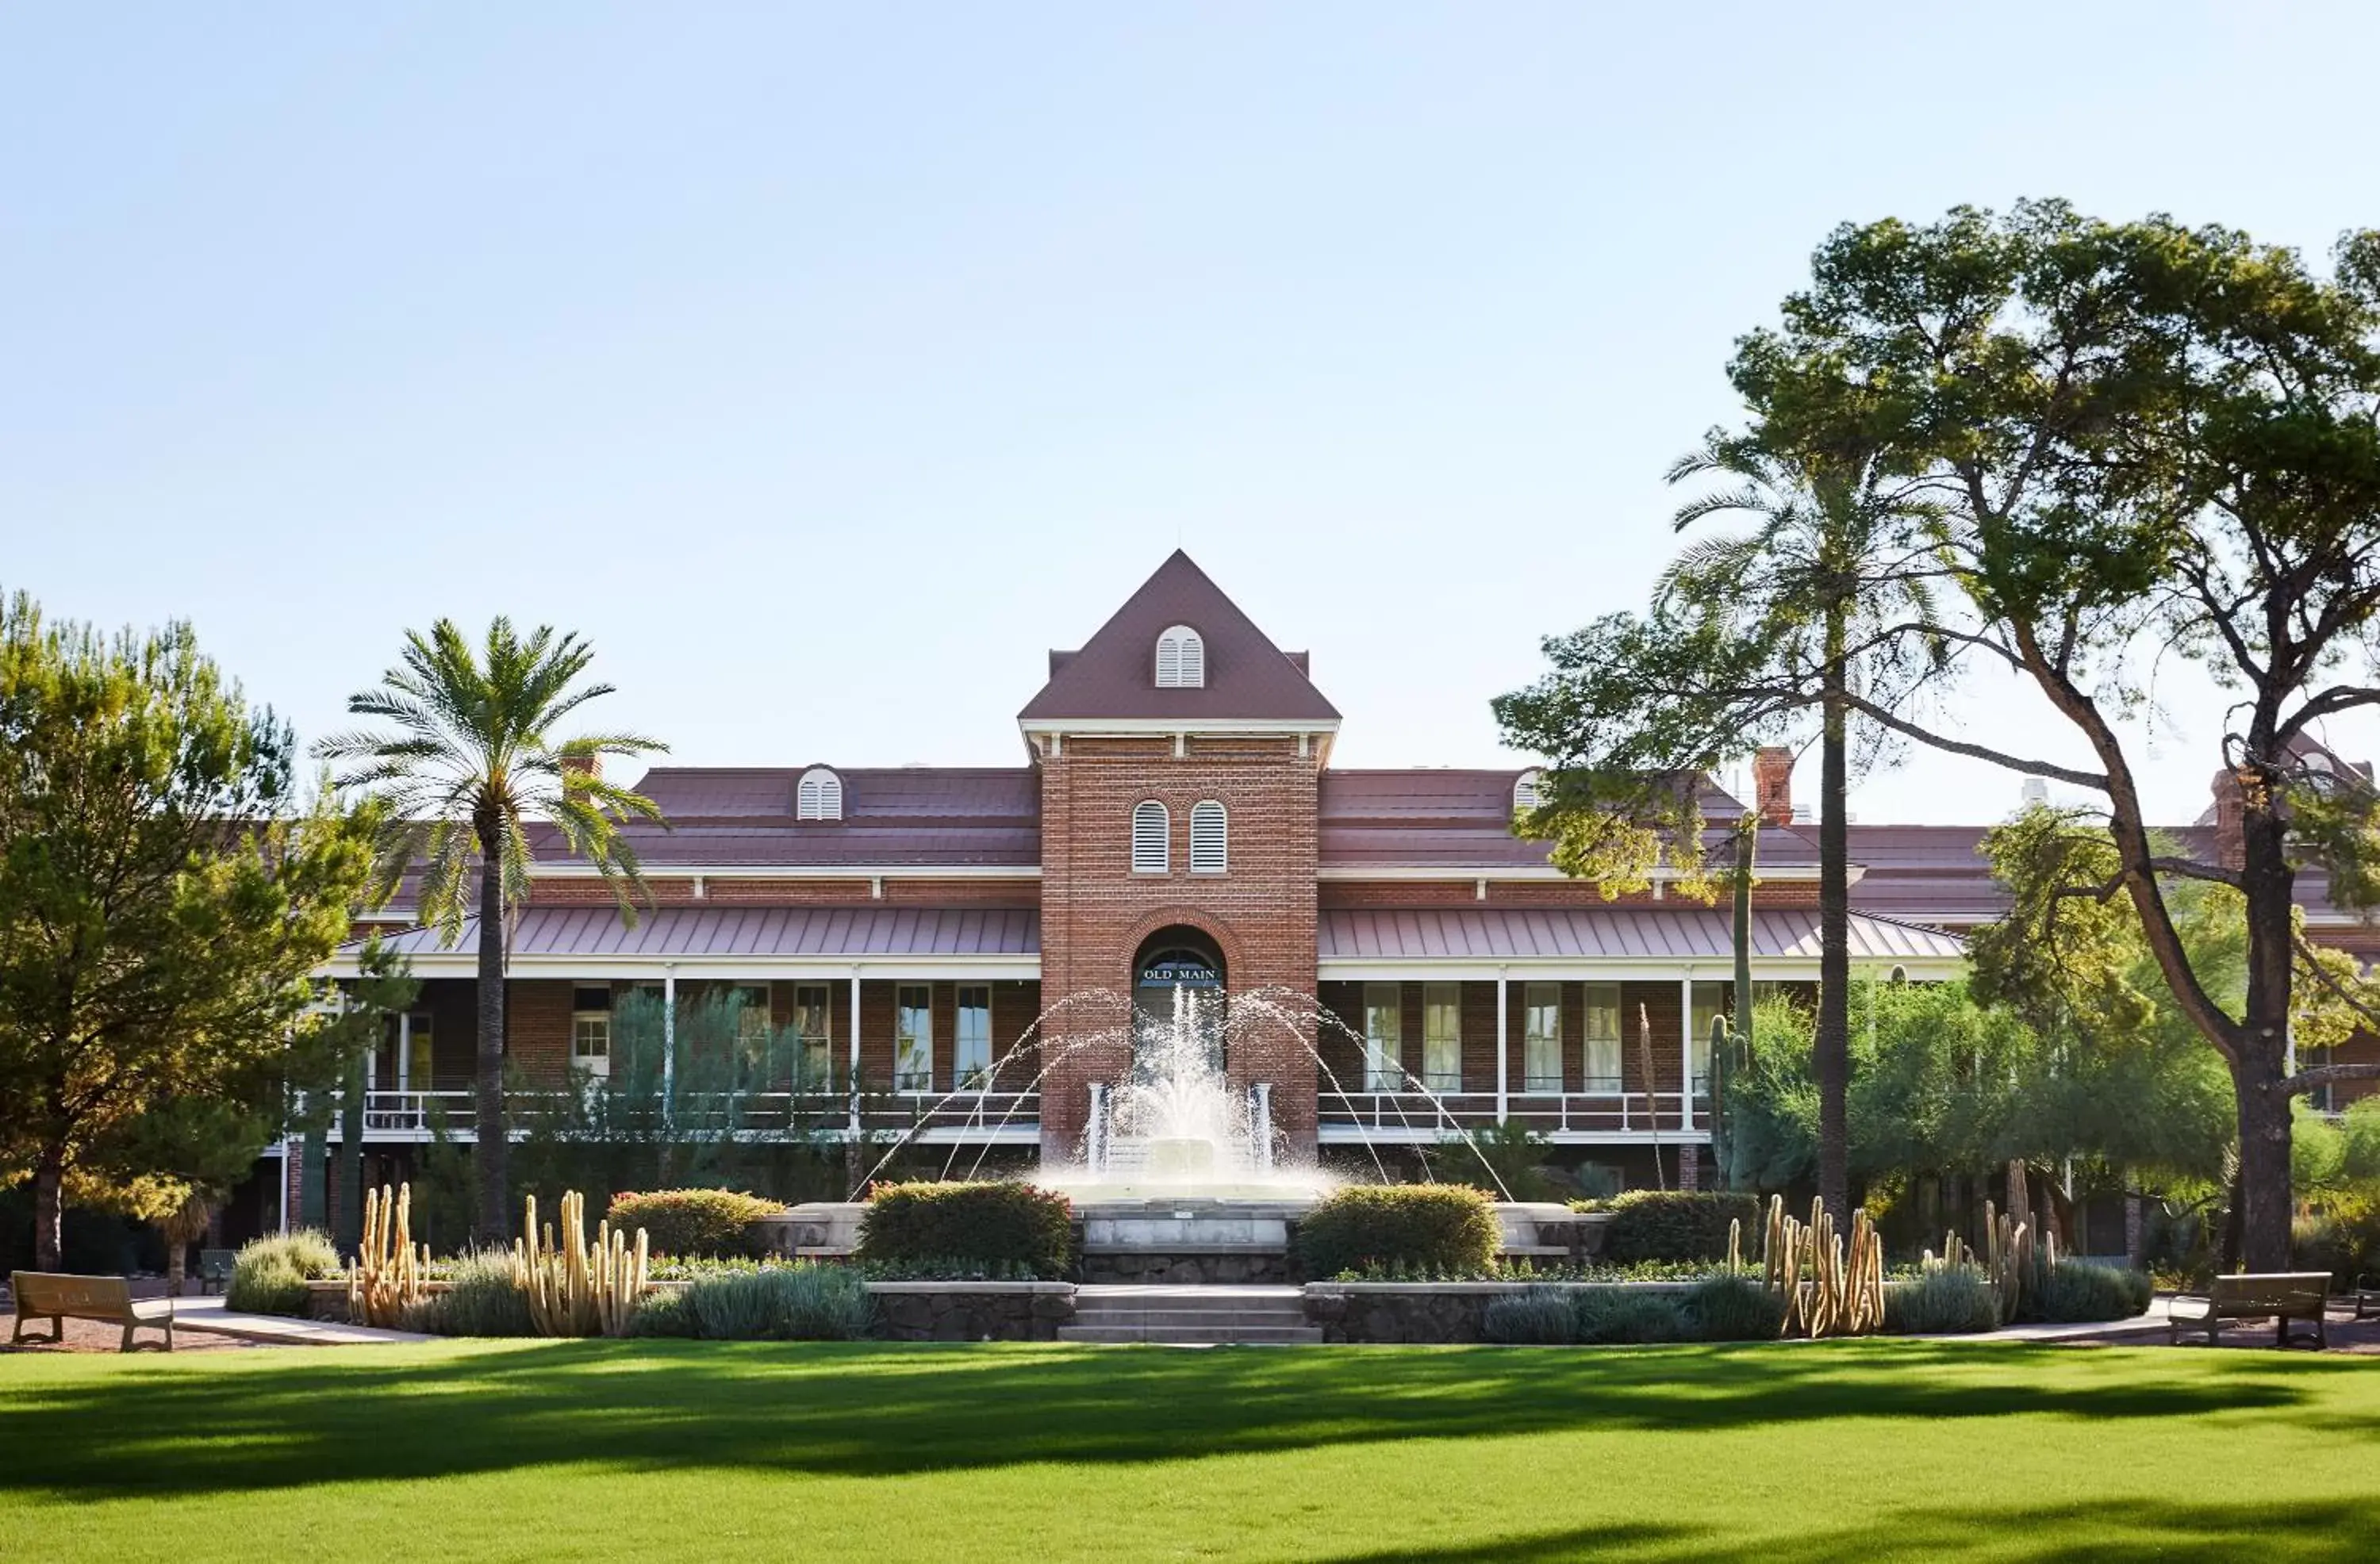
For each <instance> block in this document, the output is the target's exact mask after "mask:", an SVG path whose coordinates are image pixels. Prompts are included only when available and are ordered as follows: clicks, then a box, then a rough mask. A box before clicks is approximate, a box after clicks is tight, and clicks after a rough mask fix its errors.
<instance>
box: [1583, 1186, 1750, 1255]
mask: <svg viewBox="0 0 2380 1564" xmlns="http://www.w3.org/2000/svg"><path fill="white" fill-rule="evenodd" d="M1590 1208H1591V1209H1595V1210H1601V1211H1609V1212H1610V1213H1611V1225H1610V1226H1609V1228H1607V1229H1606V1230H1605V1231H1604V1238H1603V1254H1604V1257H1605V1258H1606V1259H1608V1260H1609V1261H1611V1262H1612V1263H1613V1264H1615V1265H1622V1266H1626V1265H1633V1264H1635V1263H1636V1262H1637V1261H1639V1260H1724V1259H1726V1258H1727V1234H1728V1228H1729V1226H1730V1224H1731V1223H1734V1222H1737V1221H1741V1222H1742V1223H1743V1242H1744V1243H1745V1244H1747V1245H1748V1246H1750V1247H1752V1248H1754V1249H1757V1248H1758V1247H1759V1244H1760V1232H1761V1226H1762V1222H1763V1220H1764V1218H1763V1217H1762V1215H1761V1209H1760V1198H1759V1196H1757V1195H1753V1194H1730V1193H1728V1192H1726V1191H1720V1190H1658V1189H1638V1190H1631V1191H1629V1192H1628V1193H1627V1194H1623V1195H1621V1196H1619V1197H1618V1198H1617V1199H1614V1200H1609V1201H1605V1202H1602V1203H1600V1204H1597V1205H1596V1206H1592V1207H1590Z"/></svg>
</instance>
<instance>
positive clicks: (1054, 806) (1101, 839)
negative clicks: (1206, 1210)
mask: <svg viewBox="0 0 2380 1564" xmlns="http://www.w3.org/2000/svg"><path fill="white" fill-rule="evenodd" d="M1017 723H1018V726H1019V727H1020V728H1021V729H1022V730H1023V732H1024V734H1025V739H1026V744H1027V745H1028V746H1031V749H1032V752H1033V758H1034V763H1035V765H1036V766H1037V767H1038V770H1039V771H1040V776H1041V995H1042V1002H1043V1004H1044V1006H1045V1007H1062V1008H1058V1009H1056V1010H1055V1012H1054V1013H1052V1014H1051V1016H1050V1022H1049V1023H1048V1024H1047V1026H1046V1028H1045V1034H1044V1038H1043V1047H1044V1049H1046V1050H1047V1052H1048V1055H1049V1056H1051V1057H1054V1056H1056V1055H1058V1054H1060V1053H1062V1051H1063V1050H1064V1049H1066V1048H1068V1047H1069V1046H1070V1044H1075V1043H1078V1042H1079V1040H1080V1039H1081V1038H1082V1037H1086V1036H1089V1035H1091V1034H1094V1033H1099V1032H1112V1031H1115V1030H1117V1029H1120V1028H1121V1027H1122V1026H1123V1024H1125V1021H1126V1018H1127V1016H1128V1013H1129V1011H1128V1004H1129V1000H1128V999H1127V996H1129V995H1130V993H1131V991H1132V987H1133V983H1134V980H1135V976H1136V967H1137V964H1138V963H1139V961H1140V960H1141V958H1142V957H1143V956H1144V955H1146V954H1148V953H1150V952H1152V951H1154V950H1156V949H1158V948H1168V949H1172V948H1181V947H1185V946H1186V947H1190V948H1194V949H1198V950H1202V951H1207V952H1211V953H1212V954H1213V955H1214V956H1215V957H1217V958H1220V964H1221V965H1222V968H1223V970H1222V974H1221V976H1222V978H1223V983H1224V987H1225V988H1226V989H1227V990H1228V991H1230V992H1232V993H1234V994H1246V993H1250V992H1252V991H1255V990H1257V989H1263V988H1288V989H1293V990H1294V991H1295V992H1296V993H1298V994H1300V995H1305V996H1310V995H1312V993H1313V992H1314V985H1315V866H1316V853H1317V844H1316V835H1317V832H1316V814H1317V795H1318V777H1319V775H1320V773H1321V770H1322V768H1323V766H1324V765H1325V764H1326V763H1327V762H1328V760H1329V758H1330V741H1331V739H1332V737H1333V735H1335V734H1337V732H1338V730H1339V713H1338V711H1337V710H1336V709H1334V708H1333V707H1332V706H1331V704H1330V702H1329V701H1327V700H1325V699H1324V698H1323V697H1322V694H1321V692H1320V691H1318V690H1317V689H1316V688H1315V687H1314V685H1313V683H1312V681H1311V680H1310V679H1309V678H1308V677H1307V676H1306V659H1305V654H1304V653H1302V652H1284V651H1282V650H1281V649H1280V648H1279V647H1277V646H1275V645H1274V644H1273V643H1272V641H1271V640H1270V639H1269V637H1267V636H1266V635H1265V633H1264V632H1263V631H1261V630H1259V629H1257V627H1256V625H1255V624H1253V623H1251V622H1250V621H1249V619H1248V616H1247V615H1246V614H1245V613H1243V612H1240V610H1239V607H1238V605H1236V604H1234V603H1233V601H1232V600H1230V599H1229V598H1227V597H1225V596H1224V595H1223V593H1222V591H1221V590H1220V588H1217V587H1216V585H1215V584H1214V582H1212V581H1210V580H1208V577H1207V575H1206V573H1205V572H1204V571H1202V570H1200V569H1199V568H1198V567H1197V566H1196V564H1192V563H1191V560H1190V556H1189V555H1188V554H1185V553H1183V552H1178V551H1177V552H1175V553H1174V554H1173V555H1172V558H1170V559H1168V560H1167V561H1166V562H1165V563H1164V564H1162V565H1160V567H1159V568H1158V571H1157V574H1156V575H1154V576H1150V577H1149V578H1148V580H1147V583H1146V584H1144V585H1143V586H1142V587H1141V588H1140V590H1138V591H1137V592H1135V593H1134V594H1133V595H1132V597H1131V599H1130V600H1127V601H1126V602H1125V603H1124V605H1123V607H1122V608H1120V609H1118V610H1117V611H1116V612H1115V614H1114V616H1113V617H1112V618H1111V619H1110V620H1109V621H1108V622H1107V623H1106V624H1103V625H1101V626H1100V627H1099V632H1098V633H1097V634H1096V635H1094V636H1093V637H1091V638H1090V639H1089V640H1088V641H1087V642H1086V643H1084V646H1083V649H1081V650H1080V651H1072V652H1067V651H1052V652H1051V653H1050V682H1049V683H1048V684H1047V685H1044V686H1043V687H1042V690H1041V693H1040V694H1038V695H1037V696H1035V697H1033V699H1032V700H1031V701H1030V702H1029V703H1027V704H1026V708H1025V709H1024V710H1023V711H1022V712H1020V713H1018V716H1017ZM1094 994H1098V995H1106V996H1111V998H1109V999H1107V1000H1090V999H1087V998H1083V997H1082V996H1090V995H1094ZM1070 997H1073V998H1072V1000H1071V1002H1070ZM1311 1041H1312V1037H1311V1036H1310V1035H1308V1036H1306V1037H1303V1038H1298V1037H1288V1036H1283V1035H1281V1034H1280V1033H1279V1032H1278V1031H1277V1029H1275V1028H1270V1027H1266V1028H1260V1029H1257V1031H1255V1032H1253V1033H1249V1032H1242V1033H1240V1034H1239V1035H1237V1036H1236V1037H1234V1040H1233V1046H1232V1048H1231V1049H1230V1050H1229V1052H1228V1054H1227V1056H1226V1061H1225V1063H1226V1067H1227V1069H1228V1072H1229V1073H1230V1077H1231V1080H1232V1082H1233V1085H1235V1086H1238V1087H1240V1088H1242V1089H1245V1088H1247V1087H1249V1086H1252V1085H1255V1084H1257V1083H1259V1082H1262V1083H1266V1084H1269V1086H1270V1088H1271V1091H1270V1096H1271V1106H1272V1118H1273V1126H1274V1128H1275V1130H1276V1131H1279V1132H1284V1133H1285V1134H1286V1135H1287V1137H1288V1141H1289V1146H1290V1149H1291V1151H1292V1153H1293V1154H1294V1155H1311V1154H1312V1151H1313V1148H1314V1131H1315V1112H1316V1108H1317V1101H1316V1085H1315V1083H1316V1072H1315V1067H1314V1061H1313V1058H1312V1056H1311V1055H1310V1054H1309V1053H1308V1052H1307V1051H1306V1045H1307V1044H1309V1043H1311ZM1130 1064H1131V1054H1130V1049H1129V1045H1127V1044H1123V1043H1121V1042H1101V1043H1096V1044H1091V1045H1088V1046H1082V1047H1078V1048H1077V1049H1076V1051H1075V1052H1074V1053H1073V1054H1071V1055H1069V1056H1067V1057H1065V1058H1063V1059H1062V1060H1059V1061H1057V1062H1055V1063H1053V1064H1052V1065H1050V1068H1049V1072H1048V1073H1047V1075H1046V1076H1045V1077H1044V1079H1043V1081H1042V1094H1041V1149H1042V1155H1043V1156H1044V1157H1045V1158H1050V1159H1051V1160H1062V1159H1063V1158H1068V1157H1071V1156H1073V1155H1074V1154H1075V1152H1077V1151H1078V1150H1079V1149H1080V1148H1081V1144H1082V1137H1083V1132H1084V1128H1085V1126H1086V1124H1087V1121H1088V1119H1089V1113H1090V1100H1091V1093H1090V1084H1091V1083H1092V1082H1094V1081H1102V1080H1105V1081H1112V1080H1116V1079H1118V1078H1120V1077H1121V1076H1122V1075H1123V1073H1124V1072H1125V1071H1126V1070H1127V1069H1128V1068H1129V1067H1130Z"/></svg>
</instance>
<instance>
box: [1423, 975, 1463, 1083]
mask: <svg viewBox="0 0 2380 1564" xmlns="http://www.w3.org/2000/svg"><path fill="white" fill-rule="evenodd" d="M1421 1082H1422V1085H1425V1086H1427V1087H1428V1088H1429V1089H1430V1090H1431V1091H1434V1092H1459V1091H1461V1090H1462V1089H1463V985H1462V984H1460V983H1425V984H1423V985H1422V988H1421Z"/></svg>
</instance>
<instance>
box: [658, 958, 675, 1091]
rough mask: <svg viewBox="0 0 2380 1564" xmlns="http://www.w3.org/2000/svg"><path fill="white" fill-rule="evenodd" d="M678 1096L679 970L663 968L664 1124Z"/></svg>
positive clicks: (671, 967) (673, 967) (672, 967)
mask: <svg viewBox="0 0 2380 1564" xmlns="http://www.w3.org/2000/svg"><path fill="white" fill-rule="evenodd" d="M676 1094H677V968H676V967H675V966H665V967H663V968H662V1123H663V1124H664V1125H666V1124H667V1123H669V1121H670V1116H671V1108H672V1105H673V1104H674V1102H675V1101H676Z"/></svg>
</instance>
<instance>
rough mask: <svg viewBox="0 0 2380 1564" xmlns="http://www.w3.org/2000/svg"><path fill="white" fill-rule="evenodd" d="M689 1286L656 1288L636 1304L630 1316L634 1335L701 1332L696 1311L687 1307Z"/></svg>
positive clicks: (630, 1329) (695, 1334) (673, 1334)
mask: <svg viewBox="0 0 2380 1564" xmlns="http://www.w3.org/2000/svg"><path fill="white" fill-rule="evenodd" d="M686 1291H687V1290H686V1288H683V1287H662V1288H655V1289H654V1290H653V1291H650V1292H648V1293H646V1294H645V1296H644V1301H643V1302H642V1303H638V1304H637V1312H636V1313H635V1314H633V1315H629V1316H628V1334H629V1335H631V1336H699V1335H701V1334H702V1332H701V1329H700V1328H698V1326H697V1324H696V1322H695V1317H694V1311H693V1310H692V1309H689V1308H687V1307H686Z"/></svg>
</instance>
